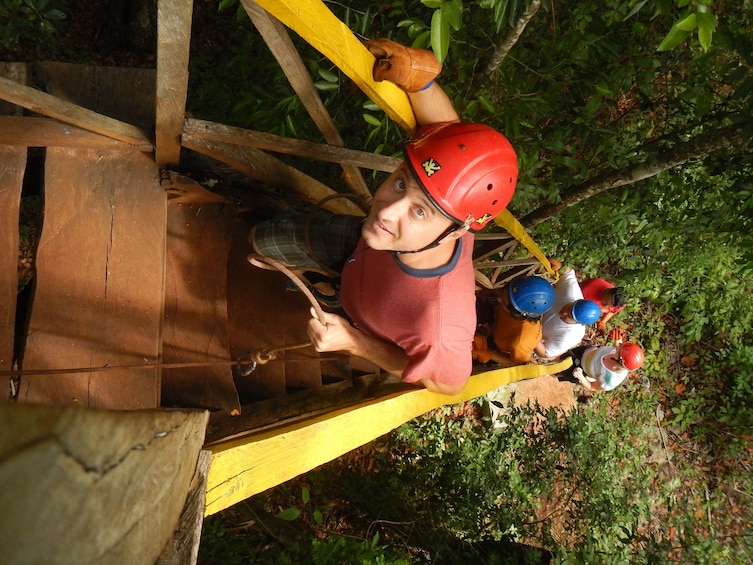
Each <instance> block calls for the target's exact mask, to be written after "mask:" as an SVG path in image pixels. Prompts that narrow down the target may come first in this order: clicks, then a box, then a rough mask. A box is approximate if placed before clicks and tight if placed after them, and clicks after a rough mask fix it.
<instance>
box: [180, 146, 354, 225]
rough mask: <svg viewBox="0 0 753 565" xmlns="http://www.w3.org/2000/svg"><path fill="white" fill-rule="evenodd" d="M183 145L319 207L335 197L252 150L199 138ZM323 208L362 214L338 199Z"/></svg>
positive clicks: (302, 176) (306, 176)
mask: <svg viewBox="0 0 753 565" xmlns="http://www.w3.org/2000/svg"><path fill="white" fill-rule="evenodd" d="M182 142H183V146H184V147H187V148H189V149H193V150H194V151H198V152H199V153H202V154H204V155H207V156H209V157H212V158H213V159H217V160H218V161H220V162H222V163H225V164H226V165H229V166H231V167H233V168H234V169H236V170H237V171H240V172H241V173H243V174H244V175H246V176H247V177H249V178H252V179H255V180H258V181H261V182H264V183H266V184H269V185H270V186H275V187H279V188H282V189H286V190H294V191H295V192H296V193H297V194H298V195H299V196H300V197H301V198H303V199H304V200H305V201H307V202H311V203H312V204H316V203H318V202H319V201H321V200H323V199H324V198H326V197H327V196H330V195H333V194H336V192H335V191H334V190H332V189H331V188H329V187H328V186H325V185H324V184H322V183H320V182H319V181H318V180H316V179H314V178H312V177H310V176H308V175H307V174H305V173H302V172H301V171H299V170H297V169H295V168H293V167H289V166H288V165H286V164H285V163H283V162H282V161H280V160H279V159H276V158H275V157H272V156H271V155H268V154H267V153H265V152H264V151H259V150H258V149H253V148H252V147H240V146H238V145H232V144H229V143H220V142H216V141H208V140H206V139H197V138H195V137H191V136H185V135H184V136H183V141H182ZM324 208H327V209H328V210H332V211H333V212H339V213H343V214H356V215H361V216H362V215H363V212H362V211H361V209H360V208H358V206H356V205H355V204H353V203H352V202H350V201H348V200H345V199H342V198H338V199H334V200H331V201H330V202H328V203H326V204H325V205H324Z"/></svg>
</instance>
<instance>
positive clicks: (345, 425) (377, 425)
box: [206, 359, 571, 514]
mask: <svg viewBox="0 0 753 565" xmlns="http://www.w3.org/2000/svg"><path fill="white" fill-rule="evenodd" d="M570 364H571V360H570V359H567V360H566V361H563V362H561V363H557V364H554V365H520V366H518V367H509V368H505V369H497V370H493V371H487V372H484V373H481V374H478V375H474V376H473V377H471V378H470V380H469V381H468V384H467V385H466V386H465V388H464V389H463V391H462V392H460V394H457V395H453V396H448V395H444V394H438V393H434V392H431V391H429V390H427V389H418V388H417V389H413V390H410V391H408V392H398V393H394V394H391V395H388V396H384V397H380V398H378V399H376V400H372V401H366V402H363V403H359V404H357V405H356V406H351V407H346V408H341V409H338V410H334V411H331V412H328V413H326V414H323V415H321V416H318V417H315V418H311V419H309V420H305V421H303V422H295V423H293V424H290V425H288V426H280V427H279V428H274V429H270V430H267V431H265V432H262V433H259V434H254V435H250V436H248V437H245V438H242V439H237V440H231V441H228V442H221V443H218V444H215V445H212V446H210V449H211V451H212V463H211V465H210V467H209V477H208V479H207V508H206V513H207V514H214V513H215V512H219V511H220V510H223V509H224V508H227V507H228V506H231V505H233V504H235V503H237V502H239V501H241V500H243V499H245V498H248V497H249V496H253V495H254V494H258V493H259V492H262V491H264V490H266V489H268V488H270V487H272V486H275V485H278V484H280V483H283V482H285V481H287V480H289V479H292V478H293V477H295V476H297V475H299V474H301V473H305V472H306V471H309V470H311V469H313V468H314V467H317V466H319V465H321V464H322V463H326V462H327V461H331V460H332V459H335V458H336V457H339V456H340V455H342V454H344V453H347V452H348V451H350V450H352V449H355V448H356V447H359V446H361V445H363V444H365V443H367V442H369V441H372V440H374V439H376V438H377V437H379V436H381V435H384V434H386V433H388V432H389V431H391V430H393V429H395V428H396V427H397V426H399V425H401V424H403V423H405V422H407V421H408V420H410V419H412V418H415V417H417V416H420V415H421V414H424V413H426V412H428V411H429V410H432V409H434V408H437V407H439V406H442V405H444V404H454V403H457V402H464V401H467V400H470V399H472V398H476V397H478V396H482V395H484V394H486V393H487V392H489V391H491V390H495V389H497V388H499V387H500V386H502V385H504V384H508V383H510V382H516V381H518V380H522V379H530V378H535V377H539V376H542V375H548V374H552V373H556V372H558V371H562V370H564V369H566V368H567V367H569V366H570ZM249 461H253V465H250V464H249Z"/></svg>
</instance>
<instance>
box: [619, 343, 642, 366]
mask: <svg viewBox="0 0 753 565" xmlns="http://www.w3.org/2000/svg"><path fill="white" fill-rule="evenodd" d="M620 359H622V366H623V367H625V368H626V369H627V370H628V371H635V370H636V369H640V368H641V366H642V365H643V361H644V360H645V359H646V356H645V355H644V354H643V349H641V348H640V346H639V345H636V344H635V343H632V342H629V341H626V342H625V343H623V344H622V348H621V349H620Z"/></svg>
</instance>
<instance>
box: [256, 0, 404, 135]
mask: <svg viewBox="0 0 753 565" xmlns="http://www.w3.org/2000/svg"><path fill="white" fill-rule="evenodd" d="M256 3H257V4H259V5H260V6H261V7H262V8H264V9H265V10H266V11H267V12H269V13H270V14H272V15H273V16H274V17H276V18H277V19H278V20H280V21H281V22H282V23H283V24H285V25H286V26H287V27H289V28H290V29H292V30H293V31H295V32H296V33H298V35H300V36H301V37H302V38H303V39H304V40H305V41H306V42H307V43H309V45H311V46H312V47H313V48H314V49H316V50H318V51H319V52H320V53H321V54H322V55H324V56H325V57H327V58H328V59H329V60H330V61H332V62H333V63H334V64H335V65H336V66H337V67H338V68H339V69H340V70H341V71H342V72H344V73H345V74H346V75H348V76H349V77H350V79H351V80H352V81H353V82H354V83H356V85H357V86H358V88H360V89H361V90H362V91H363V92H364V93H365V94H366V96H368V97H369V98H371V99H372V100H373V101H374V102H375V103H377V104H379V106H380V107H381V108H382V109H383V110H384V111H385V112H386V113H387V115H388V116H389V117H390V118H391V119H392V120H394V121H395V122H396V123H398V124H399V125H400V126H401V127H402V128H403V129H405V130H407V131H409V132H412V131H413V130H415V129H416V118H415V116H414V115H413V109H412V108H411V105H410V101H409V100H408V95H407V94H405V92H403V91H402V90H401V89H400V88H398V87H397V86H395V85H394V84H392V83H390V82H387V81H384V82H374V79H373V77H372V69H373V67H374V56H373V55H372V54H371V53H369V50H368V49H366V47H364V45H363V43H361V41H360V40H359V39H358V38H357V37H356V36H355V35H353V32H352V31H350V29H349V28H348V26H346V25H345V24H344V23H342V22H341V21H340V20H339V19H338V18H337V17H336V16H335V15H334V14H333V13H332V12H331V11H330V10H329V8H327V6H325V5H324V2H322V1H321V0H256Z"/></svg>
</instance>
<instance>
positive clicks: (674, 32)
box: [656, 25, 690, 51]
mask: <svg viewBox="0 0 753 565" xmlns="http://www.w3.org/2000/svg"><path fill="white" fill-rule="evenodd" d="M689 35H690V32H689V31H683V30H681V29H680V28H678V27H677V26H676V25H673V26H672V29H670V30H669V33H668V34H667V35H666V37H665V38H664V39H663V40H662V42H661V43H660V44H659V47H657V48H656V50H657V51H670V50H672V49H674V48H675V47H677V46H678V45H679V44H680V43H682V42H683V41H685V40H686V39H687V38H688V36H689Z"/></svg>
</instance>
